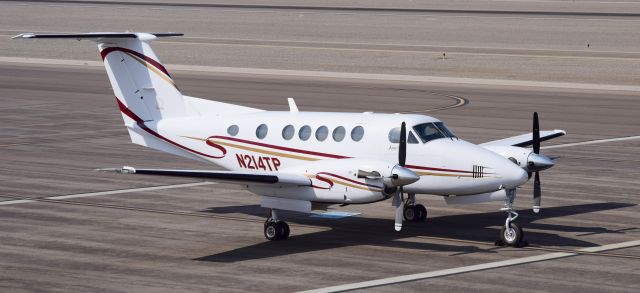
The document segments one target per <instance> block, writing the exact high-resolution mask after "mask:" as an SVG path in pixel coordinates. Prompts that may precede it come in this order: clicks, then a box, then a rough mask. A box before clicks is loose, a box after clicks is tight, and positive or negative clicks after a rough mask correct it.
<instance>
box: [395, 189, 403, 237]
mask: <svg viewBox="0 0 640 293" xmlns="http://www.w3.org/2000/svg"><path fill="white" fill-rule="evenodd" d="M393 206H394V207H395V208H396V223H395V226H394V228H395V229H396V231H400V230H402V220H403V218H402V217H403V215H402V214H403V212H404V200H402V187H400V188H399V189H398V192H396V194H395V195H394V197H393Z"/></svg>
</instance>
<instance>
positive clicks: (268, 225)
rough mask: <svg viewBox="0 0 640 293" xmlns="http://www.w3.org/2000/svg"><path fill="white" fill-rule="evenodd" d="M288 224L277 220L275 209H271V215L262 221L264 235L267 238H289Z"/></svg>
mask: <svg viewBox="0 0 640 293" xmlns="http://www.w3.org/2000/svg"><path fill="white" fill-rule="evenodd" d="M289 232H290V230H289V225H287V223H286V222H285V221H280V220H278V216H277V213H276V210H274V209H271V215H270V216H269V218H268V219H267V221H266V222H264V237H266V238H267V239H268V240H272V241H273V240H285V239H287V238H289Z"/></svg>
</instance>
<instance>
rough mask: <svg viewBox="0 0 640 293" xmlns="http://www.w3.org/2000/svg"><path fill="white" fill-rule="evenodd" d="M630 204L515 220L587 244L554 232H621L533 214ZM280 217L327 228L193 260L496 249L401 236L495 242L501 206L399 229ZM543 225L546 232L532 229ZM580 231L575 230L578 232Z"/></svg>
mask: <svg viewBox="0 0 640 293" xmlns="http://www.w3.org/2000/svg"><path fill="white" fill-rule="evenodd" d="M630 206H635V205H634V204H628V203H610V202H607V203H594V204H582V205H571V206H563V207H551V208H545V209H543V210H542V212H541V213H540V214H534V213H533V212H532V211H531V210H530V209H527V210H519V211H518V213H519V214H520V216H519V217H518V219H517V220H516V223H518V224H520V225H521V227H524V228H525V239H526V240H527V241H528V242H529V243H530V244H535V245H539V246H556V247H557V246H567V247H589V246H596V245H597V244H595V243H591V242H588V241H584V240H580V239H575V238H569V237H564V236H560V235H558V234H557V232H581V233H584V234H583V235H591V234H599V233H624V232H623V231H614V230H609V229H607V228H603V227H575V226H566V225H555V224H539V223H535V221H536V220H540V219H547V218H555V217H564V216H571V215H577V214H584V213H591V212H598V211H604V210H612V209H620V208H626V207H630ZM204 212H210V213H214V214H228V213H244V214H249V215H254V216H265V217H266V215H267V214H268V211H267V209H264V208H262V207H260V206H259V205H241V206H228V207H216V208H208V209H206V210H204ZM280 214H281V216H280V217H281V218H282V219H285V220H286V221H287V222H288V223H291V224H302V225H313V226H320V227H327V228H331V229H330V230H328V231H321V232H315V233H308V234H303V235H296V234H295V227H292V235H291V237H290V238H289V239H288V240H286V241H268V240H265V241H264V242H262V243H259V244H255V245H250V246H246V247H240V248H237V249H233V250H230V251H226V252H222V253H217V254H212V255H208V256H203V257H199V258H196V259H194V260H198V261H211V262H238V261H245V260H255V259H262V258H270V257H277V256H284V255H290V254H296V253H304V252H311V251H319V250H326V249H333V248H339V247H348V246H357V245H375V246H385V247H396V248H403V249H414V250H420V251H425V250H430V251H440V252H451V253H452V255H459V254H467V253H495V248H493V247H492V248H490V249H482V248H478V247H477V246H476V245H473V244H464V243H461V244H451V245H449V244H434V243H423V242H419V241H405V240H403V239H404V238H411V237H416V236H427V237H442V238H449V239H458V240H468V241H481V242H489V243H492V242H494V241H495V240H496V239H497V237H498V229H499V227H498V226H499V225H500V223H503V221H504V219H505V213H504V212H499V211H497V212H490V213H476V214H462V215H447V216H440V217H433V218H428V219H427V222H425V223H405V225H404V226H403V229H402V231H401V232H395V231H394V230H393V219H391V218H390V219H377V218H366V217H350V218H343V219H337V220H333V219H325V218H312V217H309V215H307V214H302V213H295V212H286V213H285V212H281V213H280ZM531 230H542V231H549V232H540V231H531ZM578 236H579V235H578Z"/></svg>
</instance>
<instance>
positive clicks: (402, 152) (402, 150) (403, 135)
mask: <svg viewBox="0 0 640 293" xmlns="http://www.w3.org/2000/svg"><path fill="white" fill-rule="evenodd" d="M406 160H407V125H406V124H405V123H404V122H402V125H401V126H400V147H399V148H398V165H400V166H402V167H404V164H405V162H406Z"/></svg>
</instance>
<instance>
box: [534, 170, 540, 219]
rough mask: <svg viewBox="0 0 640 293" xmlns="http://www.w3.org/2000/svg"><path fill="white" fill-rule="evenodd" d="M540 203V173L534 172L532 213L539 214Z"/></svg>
mask: <svg viewBox="0 0 640 293" xmlns="http://www.w3.org/2000/svg"><path fill="white" fill-rule="evenodd" d="M541 203H542V189H541V188H540V172H536V175H535V178H534V179H533V212H534V213H536V214H537V213H538V212H540V204H541Z"/></svg>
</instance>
